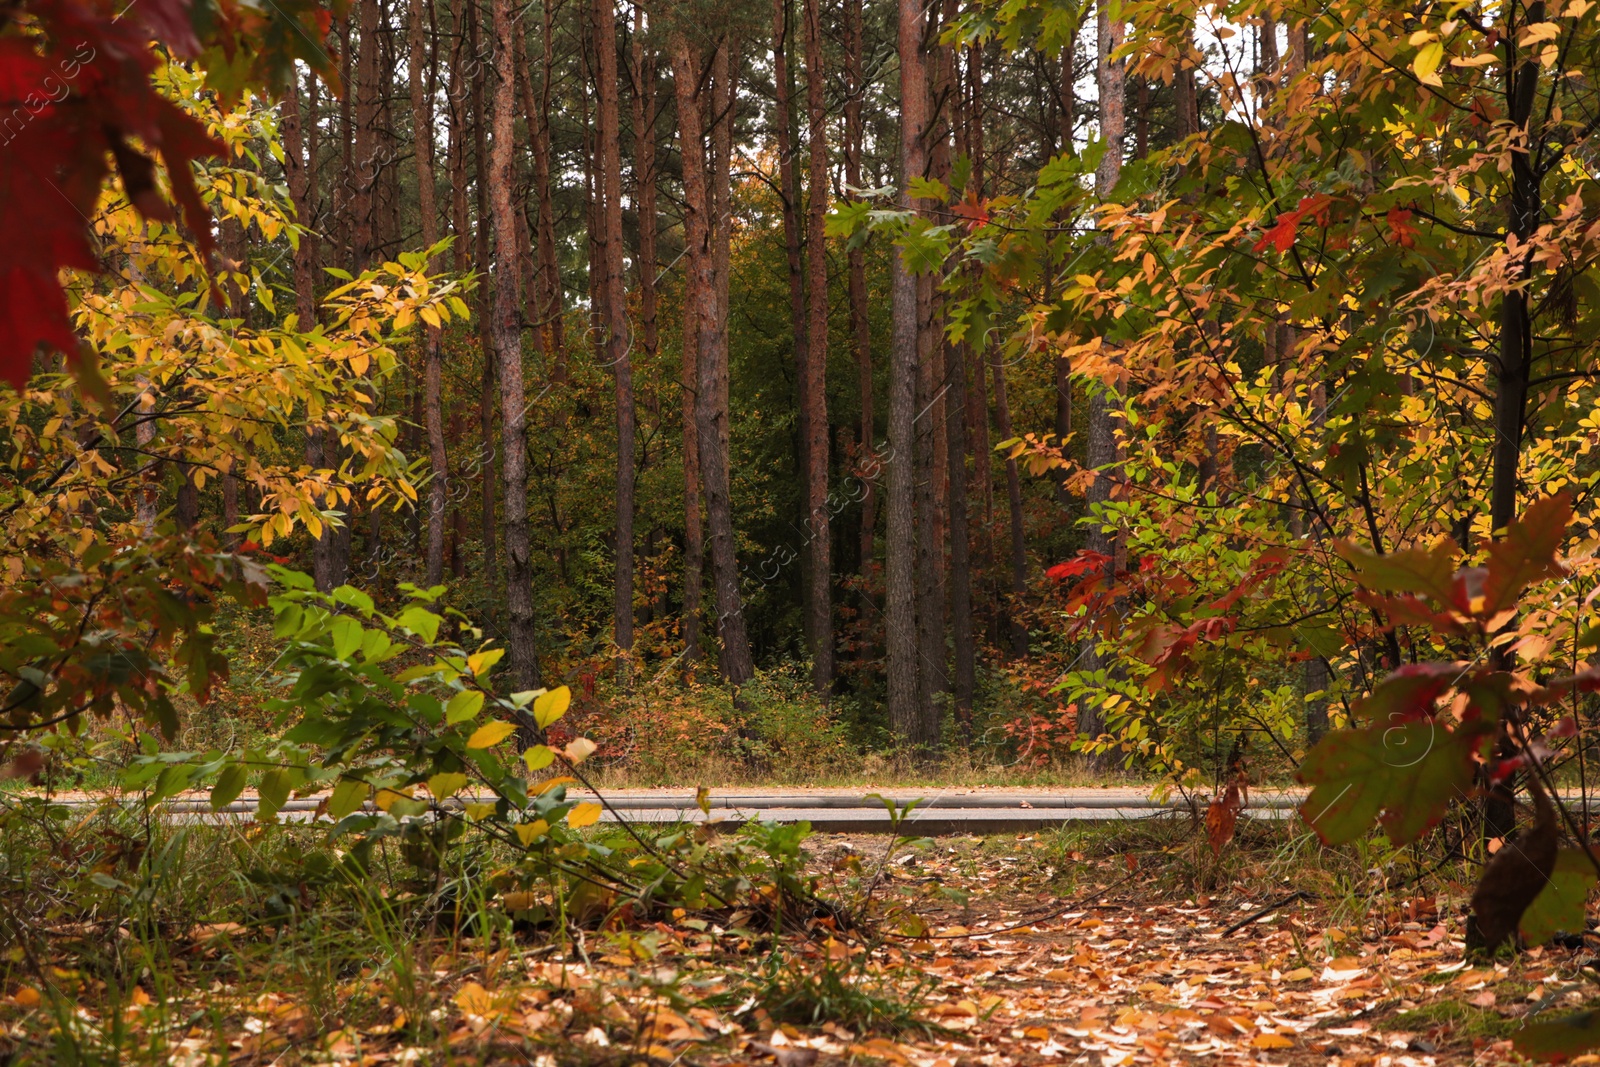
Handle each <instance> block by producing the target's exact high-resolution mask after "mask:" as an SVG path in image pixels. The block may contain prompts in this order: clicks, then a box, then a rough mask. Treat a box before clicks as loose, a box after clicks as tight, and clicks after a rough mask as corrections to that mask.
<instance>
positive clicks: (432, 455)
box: [407, 0, 450, 586]
mask: <svg viewBox="0 0 1600 1067" xmlns="http://www.w3.org/2000/svg"><path fill="white" fill-rule="evenodd" d="M427 12H428V5H427V2H426V0H411V27H410V37H411V59H410V62H409V63H408V64H407V66H408V67H409V68H410V73H411V120H412V133H413V136H412V140H413V141H414V142H415V152H416V157H417V211H418V213H419V214H420V215H421V216H422V245H423V247H424V248H432V247H433V246H434V244H435V243H437V242H438V240H439V215H438V205H437V203H436V202H435V199H436V198H435V195H434V187H433V72H434V71H436V70H437V69H438V66H437V62H429V56H428V54H427V46H426V43H425V38H424V27H423V22H424V20H425V19H426V18H427ZM433 59H434V60H435V61H436V60H437V56H434V57H433ZM424 71H427V72H428V73H427V76H426V77H425V76H424V74H423V72H424ZM428 269H429V270H430V271H438V270H440V269H441V265H440V264H439V263H438V262H437V261H431V262H429V264H428ZM422 355H423V372H422V422H423V425H424V426H425V427H426V429H427V436H428V464H429V466H430V467H431V468H432V474H433V477H432V479H431V480H430V481H429V483H428V535H427V542H426V547H425V549H424V553H423V558H424V560H425V568H426V574H427V579H426V580H427V583H428V585H430V586H433V585H438V584H439V583H440V582H442V581H443V580H444V520H445V507H446V504H447V502H448V500H449V493H450V490H449V465H450V461H449V457H448V454H447V453H446V451H445V443H444V406H443V401H442V398H441V392H442V388H443V385H442V381H443V357H442V352H441V336H440V331H439V327H437V326H428V325H427V324H424V327H423V334H422Z"/></svg>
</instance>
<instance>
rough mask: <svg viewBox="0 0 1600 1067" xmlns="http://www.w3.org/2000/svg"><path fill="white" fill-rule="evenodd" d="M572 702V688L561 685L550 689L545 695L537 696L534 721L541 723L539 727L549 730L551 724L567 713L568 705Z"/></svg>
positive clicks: (534, 705)
mask: <svg viewBox="0 0 1600 1067" xmlns="http://www.w3.org/2000/svg"><path fill="white" fill-rule="evenodd" d="M571 703H572V690H571V689H568V688H567V687H566V686H564V685H563V686H561V687H559V688H556V689H552V690H550V692H548V693H545V694H544V695H543V696H540V697H536V698H535V699H534V702H533V721H534V722H536V723H538V724H539V729H541V730H548V729H549V728H550V724H551V723H553V722H557V721H559V720H560V718H561V716H563V715H565V714H566V713H567V707H568V706H569V705H570V704H571Z"/></svg>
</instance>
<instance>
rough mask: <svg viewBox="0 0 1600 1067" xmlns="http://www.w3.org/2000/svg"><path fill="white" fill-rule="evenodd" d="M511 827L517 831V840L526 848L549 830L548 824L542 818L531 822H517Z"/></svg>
mask: <svg viewBox="0 0 1600 1067" xmlns="http://www.w3.org/2000/svg"><path fill="white" fill-rule="evenodd" d="M511 829H513V830H515V831H516V832H517V840H518V841H521V842H522V847H523V848H527V847H528V846H529V845H531V844H533V843H534V842H535V841H537V840H539V838H541V837H543V836H544V835H545V834H547V833H549V832H550V824H549V823H547V822H545V821H544V820H543V819H535V820H533V822H519V823H517V825H515V826H513V827H512V828H511Z"/></svg>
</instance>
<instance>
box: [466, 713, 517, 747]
mask: <svg viewBox="0 0 1600 1067" xmlns="http://www.w3.org/2000/svg"><path fill="white" fill-rule="evenodd" d="M516 730H517V728H516V727H515V726H513V725H512V724H511V723H509V722H502V721H500V720H498V719H496V720H495V721H493V722H486V723H484V724H483V725H482V726H480V727H478V728H477V729H476V730H474V731H472V736H471V737H469V738H467V747H468V748H493V747H494V746H495V745H498V744H499V743H500V742H502V741H504V740H505V739H506V738H508V737H510V736H511V735H512V734H513V733H515V732H516Z"/></svg>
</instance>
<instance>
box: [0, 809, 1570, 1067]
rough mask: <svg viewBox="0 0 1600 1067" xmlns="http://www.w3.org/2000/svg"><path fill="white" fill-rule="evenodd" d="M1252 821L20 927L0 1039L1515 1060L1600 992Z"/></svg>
mask: <svg viewBox="0 0 1600 1067" xmlns="http://www.w3.org/2000/svg"><path fill="white" fill-rule="evenodd" d="M1240 838H1241V840H1240V841H1238V842H1236V844H1234V845H1230V846H1228V848H1227V849H1225V850H1224V852H1223V854H1222V856H1220V857H1214V856H1212V854H1211V852H1210V850H1209V849H1208V848H1207V847H1206V846H1205V844H1204V834H1203V831H1198V832H1197V831H1196V830H1194V829H1192V828H1189V829H1185V828H1183V827H1176V826H1171V825H1167V826H1154V825H1128V826H1122V827H1100V828H1086V829H1078V830H1070V831H1063V832H1058V833H1045V834H1022V835H1008V836H1004V837H990V838H986V839H979V838H970V837H965V838H940V839H929V840H924V841H921V842H916V843H911V844H907V843H904V842H901V843H900V845H899V847H898V848H892V847H891V842H890V839H888V838H887V837H885V836H881V835H873V836H859V837H853V836H844V835H816V836H814V837H813V838H811V839H810V840H809V841H808V842H807V843H806V848H807V855H808V857H809V864H810V868H811V870H812V872H813V873H815V874H817V875H818V876H819V878H820V883H819V895H820V896H821V897H823V898H824V899H827V898H829V897H830V896H831V895H832V894H833V891H834V890H837V891H838V896H837V898H838V899H846V898H847V897H851V898H853V899H854V901H855V906H856V909H857V910H858V912H860V913H870V914H871V915H873V916H874V919H873V921H872V922H871V923H870V924H869V925H864V926H862V927H859V928H855V929H852V928H851V926H850V924H849V923H848V922H844V923H841V922H838V921H836V920H835V919H834V918H830V917H826V916H821V917H818V918H813V919H811V920H809V921H807V922H806V923H805V929H803V930H801V929H795V930H793V931H791V932H789V933H786V934H784V935H783V936H780V937H775V936H773V934H772V932H770V931H761V930H750V929H745V928H743V926H742V924H743V923H744V922H745V921H746V919H745V918H744V917H743V916H741V915H740V914H734V915H732V916H726V917H723V918H722V919H721V920H718V921H708V920H707V919H706V918H703V917H696V916H693V915H686V914H683V913H681V912H674V913H672V914H671V916H664V917H662V918H661V919H660V920H659V921H652V922H637V921H633V922H630V921H626V917H623V919H624V921H621V922H613V923H612V924H610V925H609V926H608V927H605V928H602V929H600V930H592V929H591V930H588V931H575V932H574V933H573V935H572V937H571V938H569V939H562V940H560V941H549V940H548V939H545V940H540V939H538V938H536V937H528V936H518V937H505V936H499V937H484V938H478V937H473V936H470V932H468V933H459V932H458V933H455V934H450V933H440V934H439V935H438V936H436V937H432V938H429V937H426V936H424V937H419V938H418V939H416V940H415V941H412V942H409V943H406V944H395V943H388V942H383V939H382V937H381V935H379V934H377V933H370V934H369V936H371V937H374V938H376V939H377V940H378V941H379V942H383V943H380V944H374V945H369V946H366V947H361V948H359V950H353V948H352V946H351V945H350V944H348V943H341V945H340V946H339V948H340V949H342V950H343V953H344V954H343V955H339V954H338V953H337V952H335V951H334V950H332V949H329V953H330V954H329V959H328V961H327V962H326V966H322V965H320V964H319V963H318V958H317V957H316V956H315V955H306V954H303V953H301V954H296V953H294V952H291V951H289V949H290V947H292V943H293V942H294V940H295V938H299V937H305V938H311V939H313V941H314V939H315V938H316V937H317V936H322V937H326V938H331V939H339V938H342V939H344V941H345V942H348V941H349V940H350V939H352V938H356V939H359V938H360V937H361V936H363V935H362V932H361V931H360V930H355V931H351V930H349V929H346V930H344V931H342V932H341V931H333V930H331V929H330V930H326V931H324V932H323V933H322V934H321V935H318V934H317V933H316V931H315V930H309V931H307V930H300V931H292V932H291V931H285V930H283V929H276V930H275V929H274V928H272V927H270V926H266V925H261V926H255V925H249V924H245V925H241V924H236V923H231V922H228V923H202V924H197V925H195V926H194V927H192V928H190V929H187V930H174V931H165V932H163V933H162V934H161V935H160V938H159V940H157V941H152V940H151V939H150V934H149V932H148V931H141V930H138V929H136V928H134V929H128V928H121V927H119V928H116V929H111V930H106V929H99V928H97V927H96V926H95V925H94V924H92V923H91V924H77V925H76V926H68V927H63V928H60V929H43V930H37V931H35V933H36V934H37V937H36V938H35V939H34V940H32V941H31V947H29V948H28V949H27V950H26V953H25V954H26V956H27V959H26V960H24V959H23V958H22V955H23V954H24V953H23V950H21V949H14V950H13V959H12V961H11V962H12V963H13V964H14V966H13V967H12V968H11V969H10V971H9V973H10V974H11V976H12V981H11V983H10V985H9V988H6V987H0V1063H11V1062H15V1063H54V1062H67V1061H69V1060H71V1061H75V1062H110V1058H109V1057H107V1056H106V1055H104V1053H105V1052H107V1051H110V1050H112V1049H113V1047H114V1050H115V1052H116V1053H117V1056H116V1057H115V1058H116V1061H117V1062H123V1063H163V1064H174V1065H178V1067H197V1065H200V1064H214V1063H231V1064H262V1065H265V1064H274V1065H284V1067H290V1065H294V1064H311V1063H340V1064H347V1063H370V1064H390V1063H393V1064H421V1063H428V1064H431V1063H452V1064H478V1063H507V1064H523V1065H530V1067H553V1065H555V1064H569V1063H571V1064H577V1063H582V1064H607V1065H612V1064H615V1065H619V1067H620V1065H622V1064H635V1063H639V1064H650V1065H652V1067H673V1065H677V1064H683V1065H686V1067H722V1065H727V1064H734V1063H756V1064H762V1065H765V1064H775V1065H776V1067H817V1065H833V1064H857V1063H860V1064H891V1065H898V1067H977V1065H983V1067H1009V1065H1014V1064H1020V1065H1032V1064H1044V1063H1053V1064H1090V1065H1093V1067H1122V1065H1125V1064H1146V1063H1150V1064H1165V1063H1209V1064H1223V1063H1250V1064H1257V1065H1262V1064H1286V1065H1303V1064H1311V1063H1325V1064H1330V1065H1334V1067H1346V1065H1362V1067H1434V1065H1444V1064H1464V1063H1498V1062H1514V1061H1515V1060H1516V1057H1515V1054H1514V1053H1513V1052H1512V1051H1511V1047H1510V1035H1511V1033H1512V1032H1513V1031H1514V1030H1515V1029H1516V1028H1517V1027H1518V1026H1519V1025H1520V1024H1521V1022H1522V1020H1523V1019H1524V1018H1526V1017H1528V1016H1530V1015H1541V1017H1546V1016H1543V1013H1545V1012H1547V1011H1548V1012H1549V1013H1550V1015H1555V1014H1561V1013H1564V1012H1565V1011H1567V1010H1570V1009H1571V1008H1573V1007H1575V1006H1579V1005H1583V1004H1585V1003H1588V1002H1589V1001H1590V1000H1592V999H1593V998H1594V995H1595V991H1596V989H1597V987H1596V985H1595V983H1594V981H1593V980H1592V975H1593V972H1592V971H1589V972H1588V974H1589V976H1588V977H1586V976H1585V973H1584V971H1585V969H1586V968H1587V967H1589V966H1590V965H1591V964H1592V963H1593V962H1594V955H1593V950H1594V945H1593V944H1582V943H1575V947H1572V948H1561V949H1558V948H1552V947H1545V948H1534V949H1531V950H1528V951H1525V952H1523V953H1521V954H1520V955H1519V956H1516V957H1511V956H1509V955H1507V956H1504V957H1503V958H1501V959H1499V960H1497V961H1494V962H1483V961H1472V960H1468V959H1466V958H1465V957H1464V956H1463V945H1462V940H1461V937H1462V926H1461V912H1462V910H1463V906H1464V902H1465V898H1466V894H1467V892H1468V890H1467V889H1466V888H1465V887H1464V886H1463V885H1461V884H1458V883H1455V882H1453V881H1451V880H1450V879H1449V878H1448V877H1430V878H1428V879H1426V880H1424V881H1422V882H1420V883H1417V882H1415V881H1414V879H1412V878H1411V877H1410V876H1411V875H1412V874H1414V873H1416V872H1413V871H1411V870H1410V869H1409V862H1407V863H1406V864H1405V865H1404V866H1400V865H1398V864H1394V863H1391V864H1389V865H1388V868H1387V869H1382V870H1380V871H1379V872H1378V873H1377V875H1376V876H1375V877H1370V878H1369V877H1366V872H1364V871H1363V869H1362V865H1363V864H1364V863H1366V862H1367V861H1368V860H1369V859H1370V857H1360V856H1345V857H1342V858H1336V859H1337V862H1336V863H1334V864H1332V865H1330V863H1329V862H1328V861H1327V860H1326V859H1324V858H1322V857H1320V856H1319V855H1318V853H1317V850H1316V849H1315V848H1314V846H1312V845H1311V844H1310V841H1309V839H1308V838H1306V837H1305V835H1304V834H1303V833H1299V834H1298V836H1297V835H1296V832H1295V831H1292V830H1290V829H1288V828H1285V827H1283V826H1281V825H1280V826H1249V827H1245V826H1241V829H1240ZM1407 883H1412V884H1410V885H1408V884H1407ZM847 884H848V887H849V888H848V889H847V888H846V886H847ZM1199 886H1206V887H1209V888H1207V890H1206V891H1204V892H1200V891H1198V890H1197V887H1199ZM1391 886H1397V887H1398V888H1390V887H1391ZM863 893H865V894H866V901H864V900H863V896H862V894H863ZM867 902H870V903H869V904H868V906H866V907H863V904H864V903H867ZM1274 905H1276V906H1274ZM108 940H109V941H111V942H117V941H119V940H121V941H123V942H125V943H128V944H140V945H151V946H153V947H149V948H146V949H144V950H143V957H141V958H146V959H147V961H148V962H147V964H146V965H145V966H144V967H143V969H142V970H140V969H139V968H138V967H134V968H133V969H132V971H131V972H130V973H131V975H132V978H133V980H132V982H131V983H130V984H123V985H122V986H121V987H120V989H118V988H117V983H115V982H108V981H105V980H98V981H97V980H96V979H94V978H93V977H91V975H92V974H93V973H94V969H93V968H92V967H91V966H89V965H88V962H87V961H88V960H89V957H91V956H93V955H94V954H95V953H96V952H100V951H103V950H104V947H105V944H106V942H107V941H108ZM307 943H308V944H311V943H312V942H307ZM30 970H32V971H33V973H34V975H36V977H34V978H30V977H28V972H29V971H30ZM1579 1062H1600V1058H1597V1057H1585V1058H1583V1059H1582V1060H1580V1061H1579Z"/></svg>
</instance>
